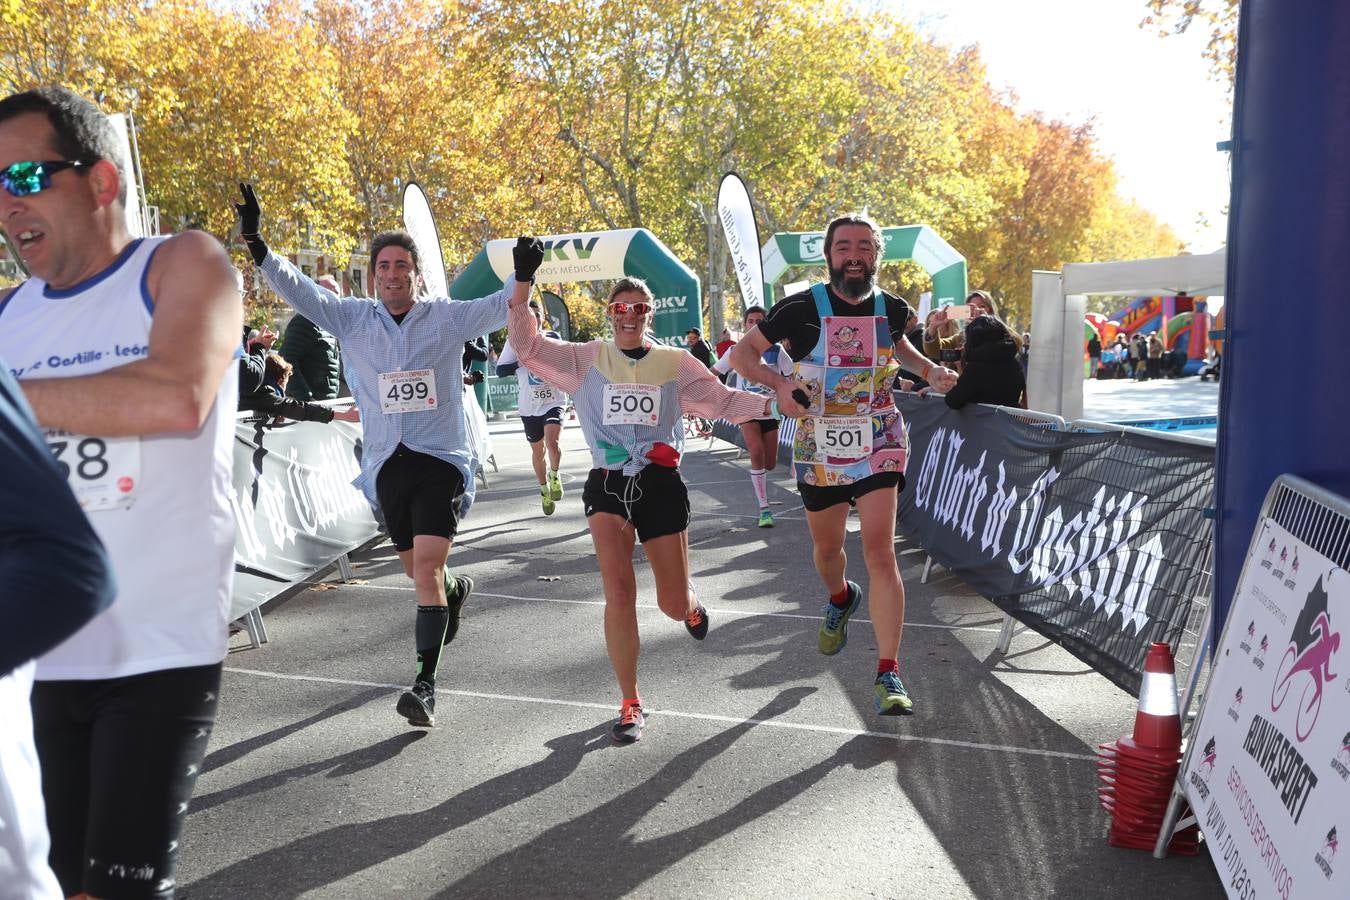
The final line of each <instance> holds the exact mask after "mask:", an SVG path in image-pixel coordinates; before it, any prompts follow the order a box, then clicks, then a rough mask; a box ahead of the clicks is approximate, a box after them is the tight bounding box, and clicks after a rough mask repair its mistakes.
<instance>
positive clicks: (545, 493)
mask: <svg viewBox="0 0 1350 900" xmlns="http://www.w3.org/2000/svg"><path fill="white" fill-rule="evenodd" d="M539 502H540V503H542V504H543V506H544V515H546V516H551V515H553V510H555V509H557V508H558V504H556V503H555V502H553V494H552V493H551V492H550V491H549V489H548V485H546V484H541V485H539Z"/></svg>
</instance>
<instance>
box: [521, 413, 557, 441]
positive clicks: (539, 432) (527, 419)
mask: <svg viewBox="0 0 1350 900" xmlns="http://www.w3.org/2000/svg"><path fill="white" fill-rule="evenodd" d="M520 424H522V425H524V426H525V440H527V441H529V442H530V443H531V444H537V443H539V442H540V441H542V440H543V439H544V426H545V425H561V424H562V407H561V406H555V407H553V408H552V409H549V410H546V411H545V412H544V414H543V415H542V416H521V417H520Z"/></svg>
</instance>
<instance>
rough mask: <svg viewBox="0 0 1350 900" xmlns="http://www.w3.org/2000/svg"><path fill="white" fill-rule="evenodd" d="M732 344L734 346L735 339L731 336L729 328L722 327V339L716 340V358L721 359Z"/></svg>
mask: <svg viewBox="0 0 1350 900" xmlns="http://www.w3.org/2000/svg"><path fill="white" fill-rule="evenodd" d="M734 346H736V339H735V338H734V337H732V336H731V329H730V328H723V329H722V339H721V340H720V341H718V342H717V358H718V359H721V358H722V357H723V356H726V353H727V351H728V350H730V349H731V348H732V347H734Z"/></svg>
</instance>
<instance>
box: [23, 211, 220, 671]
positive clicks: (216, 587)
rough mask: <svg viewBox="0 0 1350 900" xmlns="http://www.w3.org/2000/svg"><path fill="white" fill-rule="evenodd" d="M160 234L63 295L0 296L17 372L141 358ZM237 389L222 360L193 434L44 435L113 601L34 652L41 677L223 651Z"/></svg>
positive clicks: (55, 372)
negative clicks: (101, 558)
mask: <svg viewBox="0 0 1350 900" xmlns="http://www.w3.org/2000/svg"><path fill="white" fill-rule="evenodd" d="M168 239H169V238H168V237H157V238H146V239H143V240H138V241H134V242H132V243H131V244H130V245H129V246H128V247H127V248H126V250H124V251H123V252H122V253H121V255H119V256H118V258H117V260H116V261H115V262H114V263H113V264H112V265H110V266H109V267H108V268H107V269H104V270H103V271H102V272H100V273H99V274H98V275H95V276H94V277H92V278H90V279H88V280H86V281H83V282H81V283H79V284H77V285H75V286H74V287H71V288H67V289H65V290H55V289H52V288H50V287H48V286H47V285H46V283H44V282H43V281H41V280H39V279H37V278H30V279H29V280H28V281H25V282H24V283H23V284H22V285H20V286H19V288H18V289H17V290H16V291H15V292H14V293H13V294H12V295H10V297H9V299H8V301H6V302H5V303H3V305H0V359H3V360H4V361H5V362H6V364H8V365H9V366H10V368H11V370H12V371H13V372H14V375H15V377H17V378H18V379H19V380H20V381H23V380H25V379H28V378H69V377H73V376H77V375H93V374H96V373H98V372H103V371H106V370H108V369H112V368H115V367H117V366H122V365H126V364H128V363H131V362H134V361H136V360H137V359H142V358H144V356H145V355H146V353H147V352H148V350H149V342H150V323H151V317H152V316H153V314H154V304H153V302H152V300H151V298H150V292H149V290H148V288H147V286H146V273H147V271H148V269H149V266H150V260H151V258H152V257H153V256H154V254H155V251H156V250H157V249H158V248H159V247H160V246H162V245H163V242H164V241H166V240H168ZM238 394H239V389H238V369H237V367H236V366H234V365H231V366H229V368H228V369H227V370H226V372H225V373H224V375H223V377H222V379H221V383H220V386H219V388H218V389H217V391H216V402H215V405H214V406H213V407H212V409H211V412H210V414H209V415H208V416H207V418H206V422H205V423H204V424H203V425H202V426H201V427H200V428H199V429H198V430H196V431H195V432H191V433H177V434H155V435H143V436H140V437H133V438H127V439H119V438H106V439H105V438H100V437H99V436H97V435H68V434H54V433H52V432H50V431H49V432H48V433H47V439H48V444H49V446H51V447H52V448H53V452H54V453H56V454H57V459H58V460H59V461H60V462H62V463H64V464H65V465H66V466H67V467H68V469H69V471H70V478H69V480H70V482H71V486H72V488H73V489H74V490H75V492H76V496H77V497H79V498H80V500H81V504H82V505H83V506H84V507H85V511H86V513H87V514H88V516H89V521H90V522H91V523H92V524H93V526H94V530H95V531H96V532H97V533H98V536H99V538H100V539H102V541H103V544H104V546H105V547H107V549H108V554H109V556H110V557H111V558H112V564H113V572H114V574H115V575H116V579H117V596H116V599H115V600H114V601H113V604H112V606H111V607H109V608H108V609H106V610H104V611H103V612H102V613H100V614H99V615H98V616H97V617H95V618H94V619H93V621H91V622H90V623H89V624H88V625H85V626H84V627H83V628H81V629H80V630H79V631H78V632H76V633H75V634H74V635H72V636H71V637H70V638H68V639H67V640H66V641H65V642H63V643H62V644H61V645H59V646H58V647H56V648H55V649H53V650H52V651H51V652H49V653H47V654H46V655H45V656H43V657H42V658H41V659H39V660H38V666H37V678H38V680H39V681H57V680H65V679H74V680H90V679H101V678H117V677H121V676H124V675H137V674H140V673H143V672H153V671H157V670H160V669H176V668H182V667H185V666H202V665H208V664H210V663H217V662H220V661H221V660H222V659H224V658H225V643H226V638H227V634H228V632H227V629H228V626H229V608H230V592H231V588H232V583H233V578H234V516H233V514H232V512H231V510H230V504H229V496H230V491H231V490H232V487H231V471H232V468H233V460H232V452H233V444H234V418H235V412H236V411H237V408H238V401H239V397H238Z"/></svg>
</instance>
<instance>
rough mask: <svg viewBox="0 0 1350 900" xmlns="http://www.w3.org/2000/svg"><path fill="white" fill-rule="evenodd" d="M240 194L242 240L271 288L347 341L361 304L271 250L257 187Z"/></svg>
mask: <svg viewBox="0 0 1350 900" xmlns="http://www.w3.org/2000/svg"><path fill="white" fill-rule="evenodd" d="M239 193H240V195H241V196H242V197H243V200H244V202H243V203H236V204H235V205H234V211H235V212H236V213H237V214H238V216H239V236H240V237H241V238H242V239H243V241H244V244H245V246H247V247H248V252H249V255H250V256H252V257H253V264H254V265H255V266H257V267H258V271H259V272H260V273H261V274H262V276H263V278H264V279H265V280H266V281H267V284H268V286H269V287H271V288H272V290H274V291H276V292H277V295H278V296H280V297H281V299H282V300H284V301H285V302H286V305H287V306H289V307H291V309H294V310H295V311H297V312H298V313H300V314H301V315H302V316H304V317H305V318H307V319H309V320H310V321H311V322H313V323H315V324H316V325H318V326H319V327H321V328H324V329H326V330H327V331H328V332H329V334H332V335H335V336H336V337H338V338H342V337H344V336H345V335H346V332H347V327H346V326H347V321H348V319H349V317H351V316H353V315H355V314H356V312H357V310H358V309H359V308H360V306H361V304H360V303H359V302H356V301H352V300H345V301H344V300H343V299H342V298H340V297H339V296H338V295H337V294H335V293H333V292H332V291H330V290H327V289H325V288H322V287H319V285H318V284H316V283H315V282H314V281H312V280H311V279H310V278H309V276H307V275H305V273H304V272H301V271H300V270H299V269H297V268H296V267H295V266H293V265H291V263H290V262H289V261H288V260H285V259H282V258H281V257H279V256H277V255H276V254H275V253H272V252H271V251H270V250H268V249H267V242H266V241H264V240H263V238H262V235H261V234H260V233H259V229H260V228H261V227H262V206H261V205H260V204H259V203H258V196H257V194H256V193H254V191H253V185H251V184H244V183H242V182H241V183H240V185H239Z"/></svg>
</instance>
